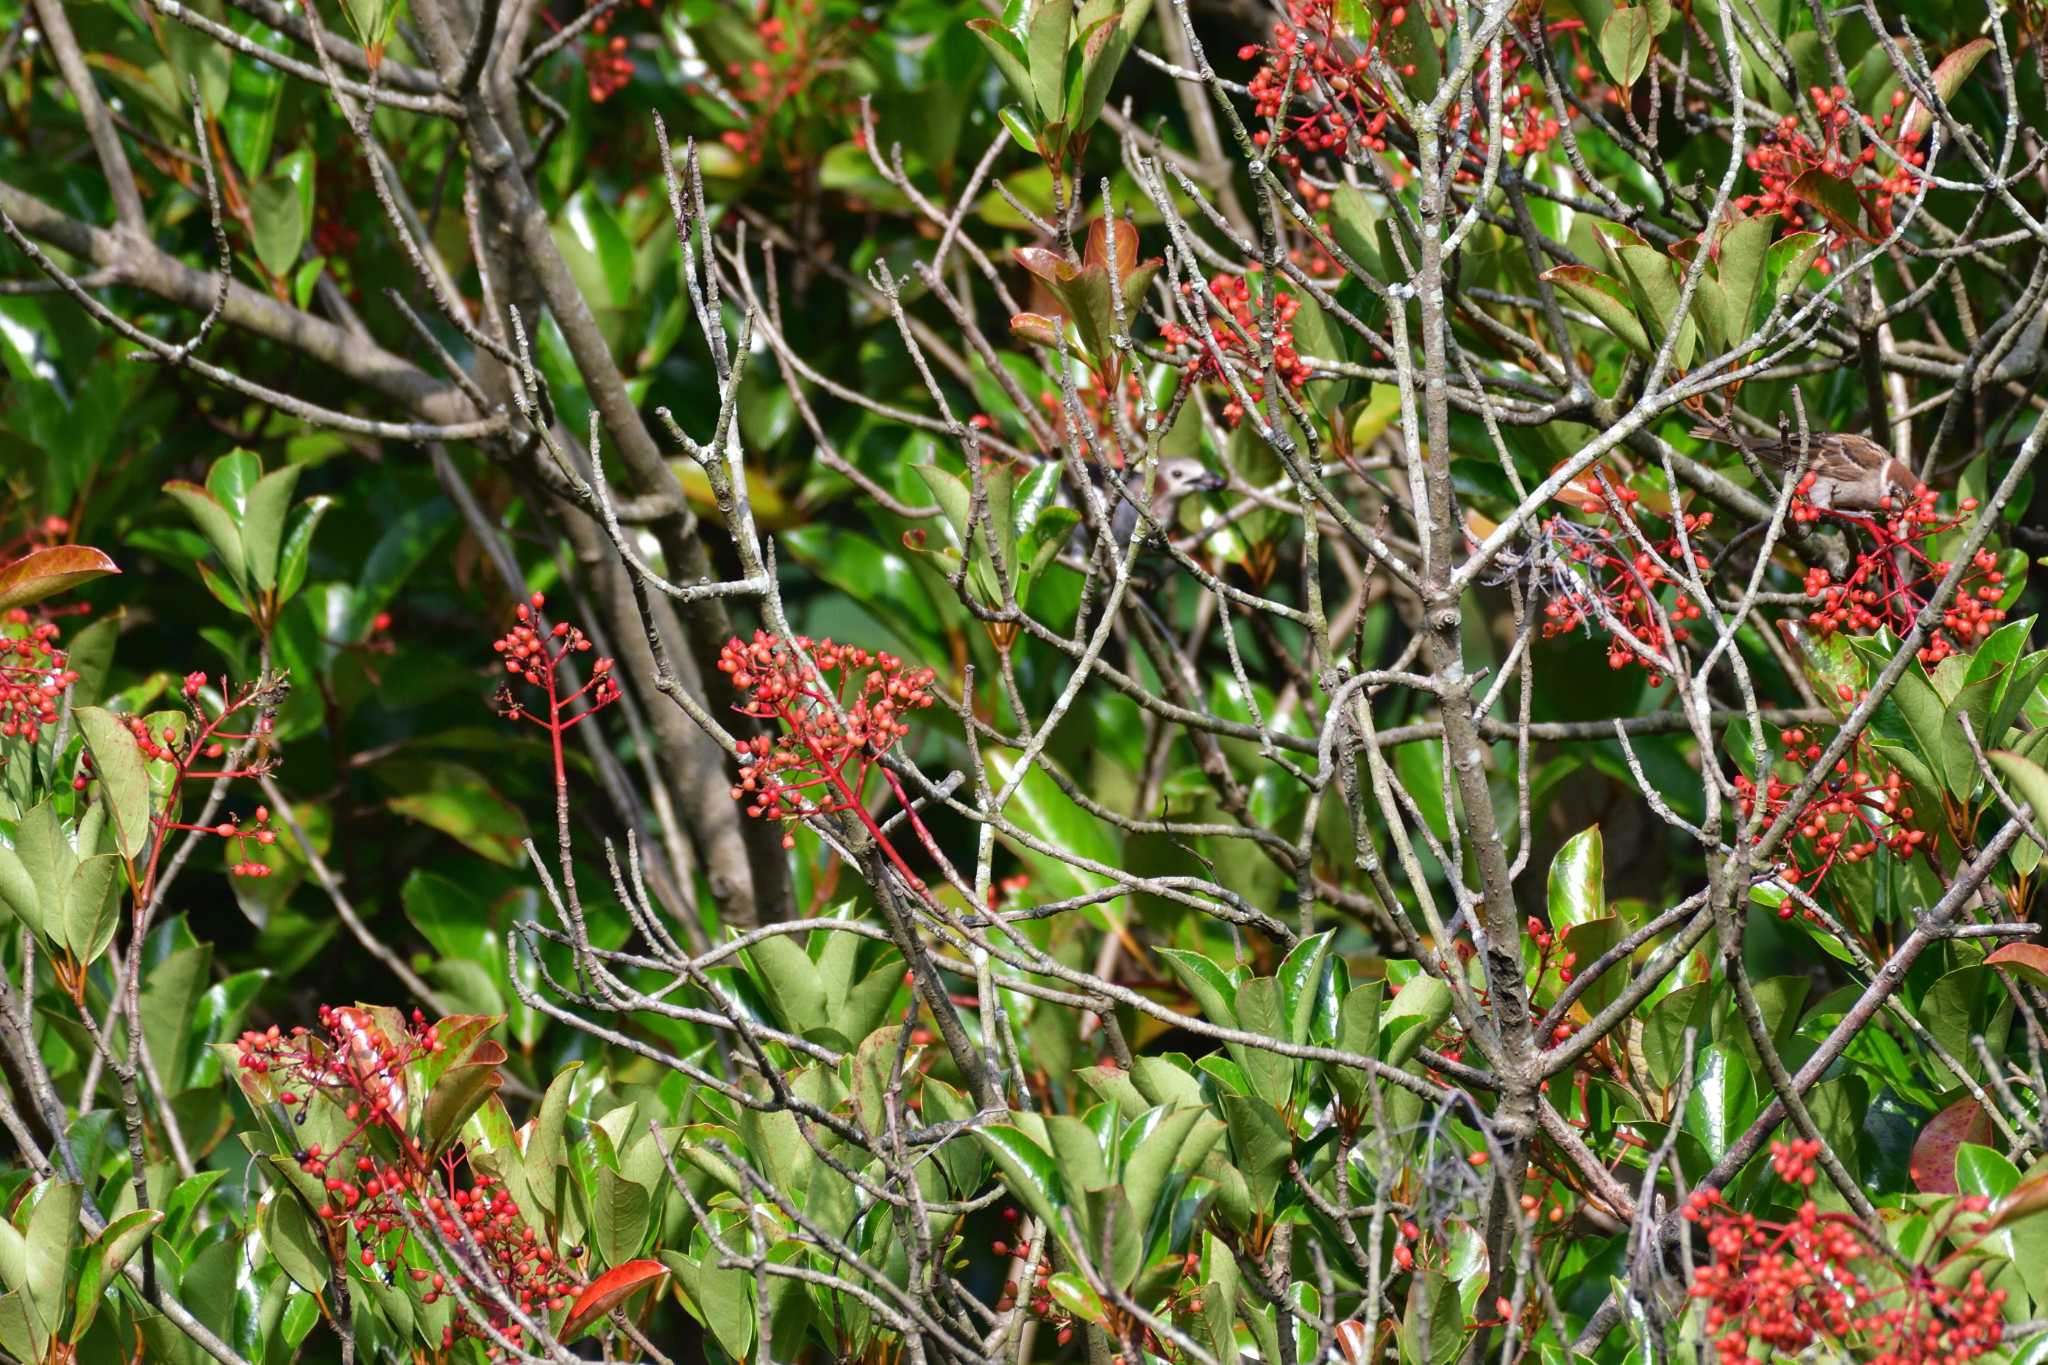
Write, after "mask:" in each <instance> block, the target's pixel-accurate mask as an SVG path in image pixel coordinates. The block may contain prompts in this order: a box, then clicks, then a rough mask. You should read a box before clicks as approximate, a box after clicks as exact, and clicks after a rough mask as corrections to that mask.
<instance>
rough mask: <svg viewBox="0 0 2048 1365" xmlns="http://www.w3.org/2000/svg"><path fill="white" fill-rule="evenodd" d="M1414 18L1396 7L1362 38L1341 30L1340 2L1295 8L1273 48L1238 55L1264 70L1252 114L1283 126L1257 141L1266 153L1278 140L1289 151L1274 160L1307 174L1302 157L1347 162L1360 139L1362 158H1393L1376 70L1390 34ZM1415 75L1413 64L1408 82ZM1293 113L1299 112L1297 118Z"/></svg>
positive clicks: (1321, 0)
mask: <svg viewBox="0 0 2048 1365" xmlns="http://www.w3.org/2000/svg"><path fill="white" fill-rule="evenodd" d="M1407 17H1408V15H1407V7H1406V6H1405V5H1395V6H1394V7H1393V8H1392V9H1391V10H1387V11H1386V12H1385V13H1384V15H1376V16H1375V17H1374V19H1373V23H1372V27H1371V29H1369V30H1368V31H1366V32H1364V33H1359V34H1356V35H1354V34H1352V33H1351V32H1350V31H1349V30H1348V28H1347V27H1345V26H1344V25H1342V24H1341V23H1340V21H1339V19H1338V17H1337V4H1336V0H1289V4H1288V6H1287V18H1286V19H1284V20H1282V21H1280V22H1278V23H1276V24H1274V25H1273V40H1272V41H1271V42H1270V43H1265V44H1260V43H1247V44H1245V45H1244V46H1243V47H1241V48H1239V49H1238V52H1237V55H1238V57H1239V59H1240V60H1243V61H1247V62H1252V61H1256V62H1259V63H1260V66H1259V69H1258V71H1257V73H1256V74H1254V75H1253V76H1252V78H1251V82H1250V84H1249V86H1248V87H1247V88H1248V91H1249V93H1250V95H1251V98H1252V112H1253V113H1254V114H1256V115H1257V116H1258V117H1259V118H1262V119H1264V120H1266V121H1267V122H1268V123H1272V124H1274V125H1275V132H1274V133H1268V132H1267V131H1266V130H1265V129H1260V130H1259V131H1258V132H1256V133H1254V134H1252V140H1253V141H1254V142H1255V143H1257V144H1258V145H1259V146H1261V147H1265V146H1268V145H1270V144H1271V143H1272V142H1273V140H1274V137H1275V135H1276V134H1277V137H1278V141H1279V143H1280V147H1281V149H1282V150H1280V151H1278V152H1276V154H1275V155H1274V158H1273V159H1274V160H1275V161H1277V162H1279V163H1280V164H1282V165H1284V166H1287V167H1288V168H1290V169H1299V167H1300V164H1301V159H1300V155H1299V153H1300V152H1304V151H1305V152H1309V153H1315V152H1334V153H1337V154H1338V155H1343V154H1345V153H1346V152H1347V151H1348V150H1349V149H1350V146H1351V143H1352V140H1353V139H1354V138H1355V139H1356V142H1357V146H1358V148H1359V149H1361V150H1366V151H1376V152H1383V151H1385V150H1386V148H1387V140H1386V136H1385V133H1386V127H1387V119H1388V116H1389V106H1388V102H1387V97H1386V91H1385V89H1384V87H1383V86H1382V85H1381V83H1380V79H1379V76H1378V74H1377V73H1376V72H1375V67H1377V66H1379V65H1380V61H1379V57H1380V38H1381V35H1382V33H1383V32H1391V31H1392V30H1394V29H1398V28H1399V27H1400V26H1401V25H1402V24H1403V23H1405V22H1406V21H1407ZM1347 51H1348V52H1349V53H1350V54H1352V55H1348V56H1347V55H1346V53H1347ZM1414 71H1415V67H1414V65H1413V64H1412V63H1409V64H1405V65H1404V66H1403V67H1402V71H1401V74H1403V75H1413V74H1414ZM1290 105H1299V108H1298V109H1297V110H1296V111H1295V112H1293V113H1291V114H1290V113H1289V112H1288V107H1289V106H1290ZM1282 120H1284V121H1282ZM1289 149H1291V150H1289Z"/></svg>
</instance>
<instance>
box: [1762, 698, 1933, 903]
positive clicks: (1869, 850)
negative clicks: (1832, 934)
mask: <svg viewBox="0 0 2048 1365" xmlns="http://www.w3.org/2000/svg"><path fill="white" fill-rule="evenodd" d="M1778 743H1779V744H1780V745H1781V746H1782V747H1783V750H1784V756H1785V758H1786V760H1787V761H1789V762H1791V763H1792V764H1794V765H1795V766H1800V767H1803V766H1804V765H1806V764H1808V763H1811V762H1813V761H1814V760H1815V759H1817V758H1819V757H1820V756H1821V753H1822V752H1823V746H1822V745H1820V744H1818V743H1816V742H1815V741H1814V738H1813V737H1812V736H1811V735H1809V734H1808V733H1807V732H1806V731H1805V730H1803V729H1798V728H1792V729H1786V730H1781V731H1779V732H1778ZM1862 748H1863V744H1862V741H1860V740H1859V741H1858V742H1857V747H1856V750H1853V751H1851V753H1850V754H1845V755H1844V756H1843V757H1841V758H1839V759H1837V760H1836V761H1835V770H1834V772H1832V773H1830V774H1829V775H1828V778H1827V780H1826V781H1824V782H1823V783H1821V785H1820V787H1819V789H1818V790H1817V791H1816V792H1815V793H1814V795H1813V798H1812V800H1810V801H1809V802H1808V803H1807V805H1806V808H1805V809H1804V810H1802V811H1801V812H1800V813H1799V819H1798V822H1797V823H1796V824H1795V825H1794V826H1793V834H1794V835H1795V836H1796V837H1798V838H1801V839H1804V840H1806V841H1807V842H1808V843H1809V844H1810V845H1811V846H1812V849H1813V856H1812V857H1811V858H1810V859H1809V860H1807V861H1805V862H1804V863H1802V862H1801V861H1800V860H1799V859H1798V858H1797V857H1796V856H1795V855H1794V854H1793V852H1792V851H1791V850H1790V849H1789V848H1788V849H1787V850H1786V851H1785V853H1784V854H1783V855H1782V856H1781V857H1780V858H1779V860H1778V862H1777V873H1778V875H1779V876H1780V877H1782V878H1784V879H1785V880H1786V881H1788V882H1793V883H1801V882H1803V883H1805V885H1806V886H1807V887H1808V888H1809V889H1811V888H1812V887H1815V886H1818V885H1819V884H1820V881H1821V879H1822V878H1823V877H1825V876H1827V874H1828V873H1829V872H1830V871H1831V870H1833V868H1834V866H1835V865H1836V864H1837V863H1860V862H1862V861H1863V860H1864V859H1865V858H1868V857H1870V856H1871V855H1872V854H1874V853H1876V852H1877V851H1878V850H1879V849H1880V848H1887V849H1890V850H1891V851H1892V853H1893V855H1894V856H1896V857H1900V858H1910V857H1912V856H1913V854H1914V853H1915V852H1917V851H1918V850H1919V849H1920V846H1921V845H1922V844H1924V843H1925V842H1926V840H1927V831H1925V830H1920V829H1912V828H1909V824H1910V822H1911V820H1912V819H1913V807H1912V806H1910V805H1908V804H1907V794H1906V790H1905V786H1904V783H1903V782H1902V780H1901V779H1900V777H1899V774H1898V772H1897V771H1896V770H1894V771H1892V772H1888V773H1886V774H1885V775H1884V776H1883V777H1882V778H1878V777H1873V776H1872V775H1871V774H1870V772H1869V771H1868V770H1867V769H1865V768H1864V767H1862V766H1861V763H1860V760H1859V761H1852V758H1855V756H1856V755H1858V754H1860V751H1861V750H1862ZM1797 785H1798V784H1797V782H1796V781H1787V780H1785V779H1783V778H1780V777H1778V776H1776V775H1775V774H1773V775H1771V776H1768V777H1766V778H1765V779H1764V787H1763V795H1762V804H1763V807H1764V815H1765V818H1766V820H1771V821H1774V820H1776V819H1777V818H1778V816H1779V814H1780V813H1781V812H1783V810H1784V809H1785V803H1786V800H1787V799H1788V798H1789V797H1790V796H1791V794H1792V789H1793V788H1794V787H1795V786H1797ZM1735 792H1736V797H1737V800H1738V801H1739V802H1740V803H1741V808H1742V814H1743V816H1744V817H1745V818H1747V817H1749V816H1750V815H1752V814H1753V813H1754V812H1755V811H1756V808H1757V804H1758V795H1757V787H1756V783H1755V782H1753V781H1752V780H1751V779H1750V778H1749V777H1748V775H1747V774H1740V773H1738V774H1737V775H1736V778H1735ZM1792 911H1793V906H1792V902H1790V901H1787V902H1785V904H1784V905H1782V906H1780V907H1779V909H1778V918H1780V919H1790V918H1792ZM1806 917H1807V918H1808V919H1815V918H1817V917H1816V916H1815V915H1814V913H1813V911H1812V910H1808V911H1807V912H1806Z"/></svg>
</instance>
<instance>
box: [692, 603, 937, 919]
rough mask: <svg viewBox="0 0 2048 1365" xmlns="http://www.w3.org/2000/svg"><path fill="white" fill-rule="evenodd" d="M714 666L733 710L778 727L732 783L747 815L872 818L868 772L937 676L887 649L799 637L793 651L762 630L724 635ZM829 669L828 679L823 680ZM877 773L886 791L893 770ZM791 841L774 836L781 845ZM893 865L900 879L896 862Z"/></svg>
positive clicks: (753, 743) (927, 698)
mask: <svg viewBox="0 0 2048 1365" xmlns="http://www.w3.org/2000/svg"><path fill="white" fill-rule="evenodd" d="M806 655H808V656H809V657H808V659H806V658H805V656H806ZM718 668H719V671H720V672H722V673H724V674H725V675H726V676H727V677H728V678H730V679H732V685H733V686H734V687H736V688H738V689H739V690H740V691H741V692H744V693H745V694H746V700H745V701H744V702H743V703H741V705H740V706H739V707H738V709H739V710H740V711H741V712H742V713H743V714H745V715H749V716H753V717H754V718H756V719H758V720H767V721H774V722H777V723H778V724H779V725H780V726H781V727H782V729H781V732H780V733H778V734H775V735H772V736H771V735H756V736H754V737H753V738H752V739H751V740H748V741H747V742H746V749H745V752H746V755H747V759H746V762H745V764H744V766H743V767H742V768H741V769H740V778H739V781H738V782H737V783H736V784H735V785H734V786H733V789H732V797H733V800H735V801H744V802H746V804H747V814H749V815H751V816H754V817H755V818H757V819H762V820H791V821H793V820H802V819H806V818H808V817H810V816H813V815H829V814H836V813H839V812H850V813H853V814H856V815H859V816H862V817H864V818H866V820H868V821H870V822H871V817H868V815H867V807H866V806H865V805H864V804H863V803H862V800H861V792H862V790H863V788H865V786H866V785H867V778H868V773H869V771H870V770H871V769H872V768H873V767H875V766H876V761H877V760H878V759H880V758H881V756H882V755H883V754H884V753H886V752H887V751H888V750H889V749H890V748H891V747H892V746H893V745H894V744H896V742H897V741H898V740H900V739H902V738H903V737H904V736H905V735H907V734H909V733H910V726H909V725H908V724H907V723H906V721H905V720H904V717H905V716H907V715H908V714H909V713H910V712H912V711H921V710H923V709H925V708H926V707H928V706H930V705H931V704H932V701H933V697H932V685H933V683H934V682H935V681H936V679H937V675H936V674H935V673H933V672H932V670H931V669H929V668H906V667H905V666H904V663H903V660H901V659H899V658H897V657H896V656H895V655H893V654H888V653H874V652H870V651H868V650H865V649H862V648H860V647H858V646H856V645H841V644H834V643H833V642H832V641H830V640H812V639H810V638H809V637H808V636H802V635H799V636H797V637H796V640H795V642H794V647H792V645H791V644H790V643H788V642H785V641H782V640H778V639H776V638H775V637H774V636H771V635H769V634H768V633H767V632H766V631H761V630H757V631H755V632H754V638H753V640H752V641H751V642H749V641H746V640H741V639H738V638H734V639H731V640H728V641H727V642H726V644H725V648H724V649H723V650H721V651H720V652H719V656H718ZM834 674H837V675H838V680H837V681H836V682H833V681H830V679H831V678H832V675H834ZM856 674H860V675H861V677H860V678H859V681H858V682H856V680H855V675H856ZM882 771H883V776H884V777H885V778H886V779H887V780H888V781H889V783H890V785H891V786H892V787H894V786H895V777H894V775H893V774H890V773H889V771H888V770H887V769H886V768H885V769H883V770H882ZM902 796H903V793H902V791H901V789H900V788H899V789H898V790H897V798H898V799H899V800H901V799H902ZM905 806H906V808H907V807H908V802H905ZM873 832H875V833H877V834H879V832H880V831H879V830H878V829H877V830H874V831H873ZM884 842H885V846H886V841H884ZM794 844H795V840H794V838H793V837H792V836H790V835H788V834H785V835H784V836H783V845H784V846H785V847H792V846H794ZM892 855H893V850H892ZM899 870H903V871H904V872H905V875H906V876H908V875H909V874H908V870H907V869H903V868H901V864H900V860H899ZM913 880H915V879H914V878H913Z"/></svg>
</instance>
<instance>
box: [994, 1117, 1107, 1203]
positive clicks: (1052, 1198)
mask: <svg viewBox="0 0 2048 1365" xmlns="http://www.w3.org/2000/svg"><path fill="white" fill-rule="evenodd" d="M974 1136H975V1140H976V1141H978V1142H980V1143H981V1145H982V1146H983V1147H985V1148H987V1149H988V1154H989V1155H990V1156H992V1157H994V1158H995V1163H996V1166H997V1168H998V1169H999V1170H1001V1171H1002V1174H1003V1182H1004V1183H1005V1184H1007V1185H1008V1186H1009V1187H1010V1189H1011V1190H1012V1191H1013V1192H1014V1193H1015V1194H1016V1196H1017V1197H1018V1198H1019V1199H1021V1200H1022V1201H1023V1202H1024V1206H1025V1207H1026V1208H1028V1209H1030V1210H1031V1212H1032V1214H1033V1215H1035V1216H1036V1217H1037V1218H1038V1220H1039V1221H1040V1222H1042V1223H1044V1224H1045V1225H1046V1226H1047V1227H1048V1228H1053V1229H1058V1228H1060V1227H1062V1226H1063V1225H1064V1220H1063V1219H1062V1218H1061V1217H1060V1216H1059V1211H1060V1210H1061V1209H1063V1208H1065V1207H1066V1206H1067V1199H1066V1191H1065V1189H1064V1187H1063V1186H1062V1185H1061V1184H1060V1176H1059V1170H1058V1168H1057V1167H1055V1166H1054V1164H1053V1159H1052V1156H1051V1154H1050V1153H1048V1152H1047V1151H1046V1150H1045V1148H1043V1147H1041V1146H1039V1145H1038V1144H1037V1143H1036V1142H1033V1141H1032V1140H1031V1138H1030V1137H1029V1136H1027V1135H1026V1134H1025V1133H1024V1131H1023V1130H1022V1129H1020V1128H1016V1127H1013V1126H1012V1125H1010V1124H1007V1123H998V1124H992V1125H990V1126H989V1127H987V1128H978V1129H976V1130H975V1132H974ZM1091 1140H1092V1139H1091Z"/></svg>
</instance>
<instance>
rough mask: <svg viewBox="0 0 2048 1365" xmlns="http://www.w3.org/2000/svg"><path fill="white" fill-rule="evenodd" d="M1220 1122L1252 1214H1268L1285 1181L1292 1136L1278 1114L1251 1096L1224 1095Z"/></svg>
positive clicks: (1260, 1100) (1275, 1110)
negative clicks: (1225, 1126)
mask: <svg viewBox="0 0 2048 1365" xmlns="http://www.w3.org/2000/svg"><path fill="white" fill-rule="evenodd" d="M1223 1119H1224V1122H1225V1123H1227V1124H1228V1125H1229V1126H1230V1148H1231V1152H1232V1153H1233V1155H1234V1156H1235V1158H1236V1165H1237V1169H1238V1170H1239V1171H1240V1172H1242V1173H1243V1175H1244V1179H1245V1184H1246V1186H1247V1187H1248V1190H1249V1193H1250V1196H1251V1205H1252V1208H1253V1210H1254V1211H1256V1212H1260V1213H1270V1212H1271V1211H1272V1209H1273V1206H1274V1202H1275V1200H1277V1199H1278V1197H1279V1191H1280V1186H1281V1184H1282V1183H1283V1182H1285V1181H1286V1180H1287V1179H1288V1174H1287V1166H1288V1162H1289V1161H1290V1160H1291V1159H1292V1158H1293V1156H1294V1136H1293V1134H1291V1133H1289V1132H1288V1131H1287V1124H1286V1121H1285V1120H1283V1119H1282V1118H1281V1117H1280V1111H1279V1110H1277V1109H1275V1108H1274V1107H1273V1106H1272V1105H1271V1104H1268V1103H1267V1102H1266V1101H1265V1100H1262V1099H1259V1098H1257V1097H1256V1096H1252V1095H1225V1096H1224V1097H1223Z"/></svg>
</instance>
